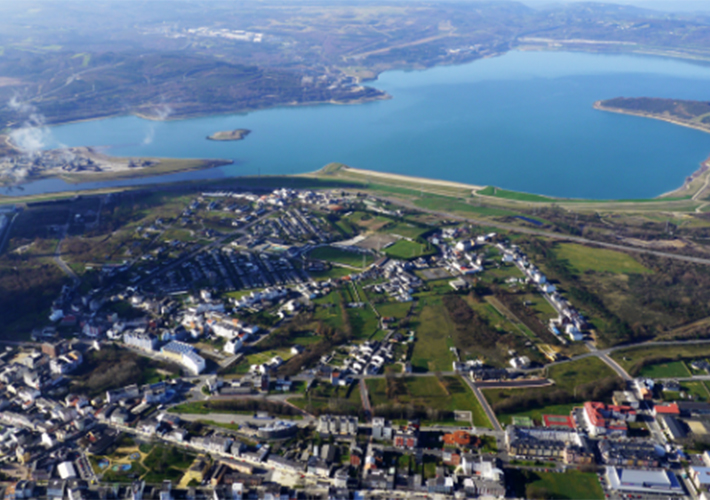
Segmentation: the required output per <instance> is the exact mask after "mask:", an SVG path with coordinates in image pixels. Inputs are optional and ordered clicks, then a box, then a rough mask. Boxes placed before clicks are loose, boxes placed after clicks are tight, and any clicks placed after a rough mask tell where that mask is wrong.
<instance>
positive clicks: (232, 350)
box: [224, 338, 242, 354]
mask: <svg viewBox="0 0 710 500" xmlns="http://www.w3.org/2000/svg"><path fill="white" fill-rule="evenodd" d="M241 348H242V341H241V340H239V339H238V338H236V339H232V340H230V341H228V342H227V343H226V344H224V352H226V353H227V354H236V353H238V352H239V351H240V350H241Z"/></svg>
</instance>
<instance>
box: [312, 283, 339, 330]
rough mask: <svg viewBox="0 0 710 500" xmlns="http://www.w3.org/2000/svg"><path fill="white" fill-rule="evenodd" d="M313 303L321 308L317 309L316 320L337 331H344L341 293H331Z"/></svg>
mask: <svg viewBox="0 0 710 500" xmlns="http://www.w3.org/2000/svg"><path fill="white" fill-rule="evenodd" d="M313 302H314V303H315V304H316V305H318V306H319V307H318V308H317V309H316V313H315V316H314V318H315V319H317V320H321V321H323V322H324V323H326V324H327V325H328V326H330V327H332V328H335V329H336V330H342V329H343V313H342V309H341V308H340V292H339V291H335V292H331V293H329V294H328V295H326V296H325V297H320V298H317V299H315V300H313Z"/></svg>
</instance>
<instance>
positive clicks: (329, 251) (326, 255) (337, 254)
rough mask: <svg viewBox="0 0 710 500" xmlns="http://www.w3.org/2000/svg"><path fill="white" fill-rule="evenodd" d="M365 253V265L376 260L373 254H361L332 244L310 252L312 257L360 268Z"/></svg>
mask: <svg viewBox="0 0 710 500" xmlns="http://www.w3.org/2000/svg"><path fill="white" fill-rule="evenodd" d="M363 255H364V262H365V266H369V265H370V264H372V263H373V262H374V257H373V256H372V255H369V254H359V253H356V252H350V251H348V250H343V249H342V248H336V247H331V246H327V247H318V248H314V249H313V250H311V251H310V252H309V254H308V256H309V257H310V258H312V259H318V260H325V261H328V262H334V263H336V264H343V265H346V266H351V267H356V268H358V269H362V264H363Z"/></svg>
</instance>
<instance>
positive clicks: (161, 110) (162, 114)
mask: <svg viewBox="0 0 710 500" xmlns="http://www.w3.org/2000/svg"><path fill="white" fill-rule="evenodd" d="M161 100H162V99H161ZM172 114H173V108H171V107H170V106H169V105H168V104H167V103H166V102H165V101H164V100H162V102H161V103H160V104H158V105H157V106H155V107H153V109H152V115H151V116H152V118H154V119H155V120H160V121H165V120H167V119H168V118H169V117H170V115H172ZM154 140H155V124H154V123H151V124H150V125H149V126H148V132H146V134H145V137H144V138H143V145H144V146H147V145H148V144H153V141H154Z"/></svg>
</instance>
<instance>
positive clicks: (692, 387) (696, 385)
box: [663, 382, 710, 402]
mask: <svg viewBox="0 0 710 500" xmlns="http://www.w3.org/2000/svg"><path fill="white" fill-rule="evenodd" d="M705 384H707V382H705V383H703V382H683V383H682V384H681V392H682V393H685V394H684V396H685V397H681V393H680V392H676V393H672V392H669V391H664V392H663V400H664V401H680V400H684V401H687V400H688V399H690V400H692V401H700V402H704V401H707V400H708V398H710V392H708V388H707V385H705ZM688 396H691V398H688Z"/></svg>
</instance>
